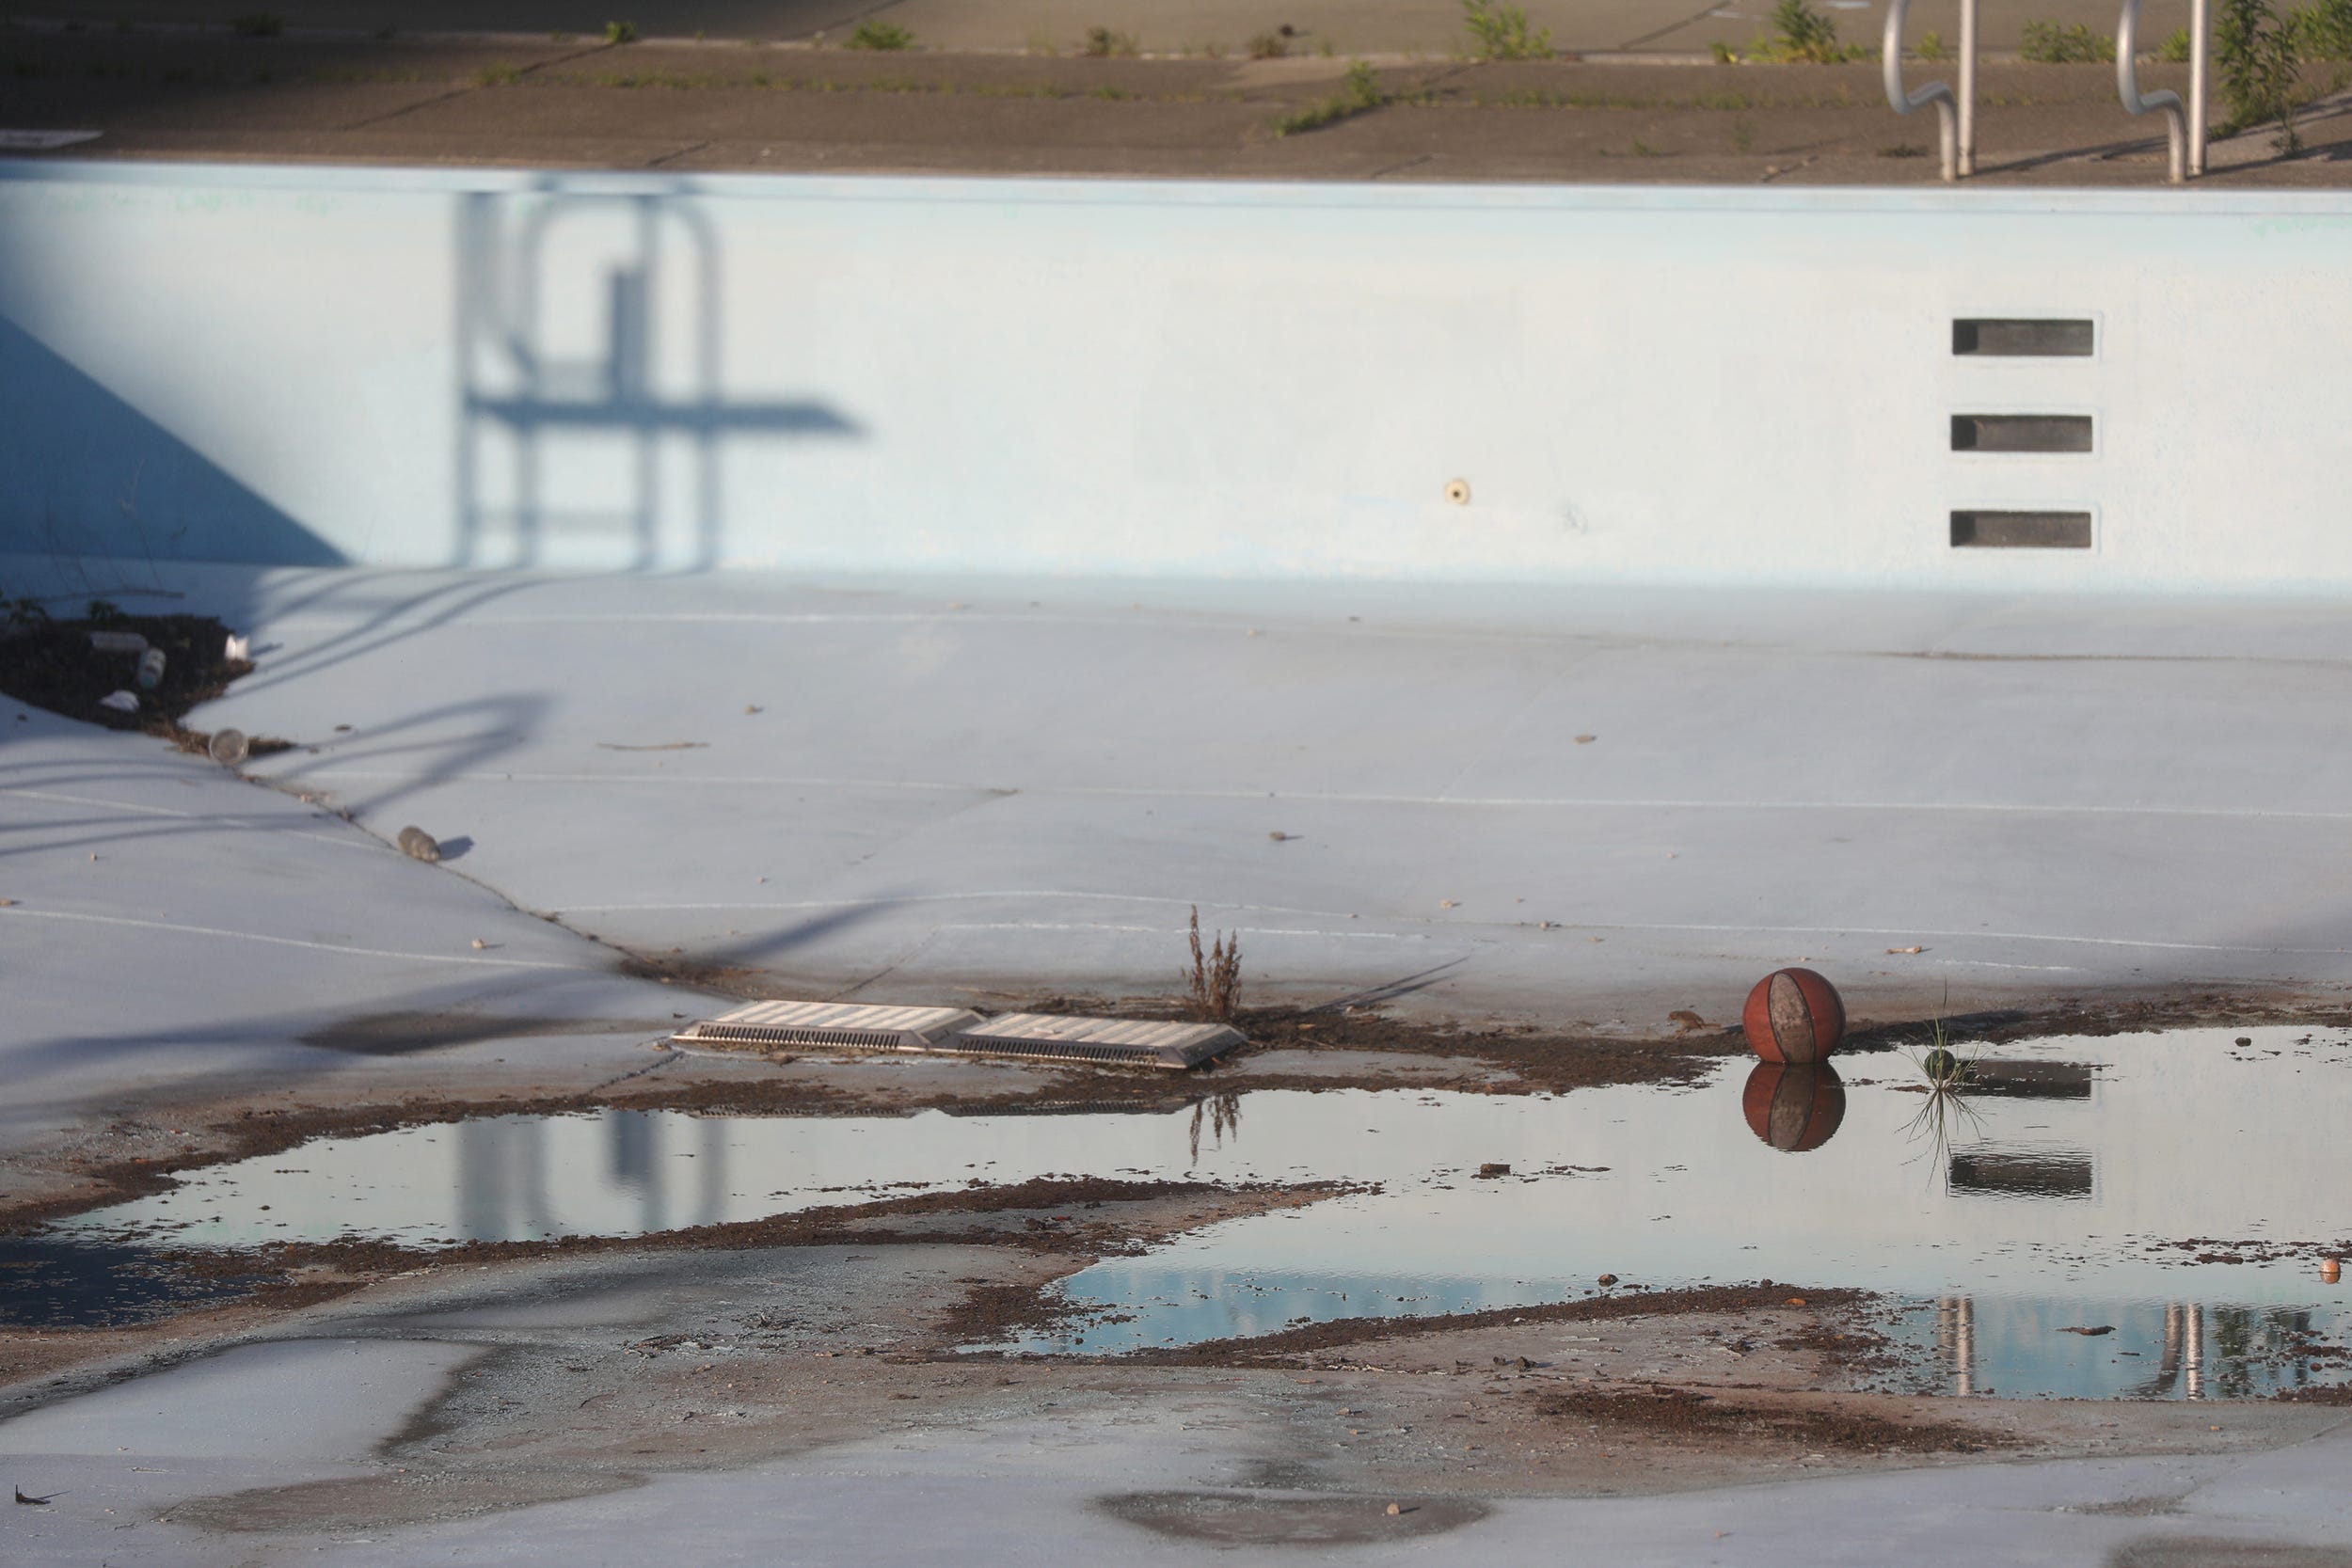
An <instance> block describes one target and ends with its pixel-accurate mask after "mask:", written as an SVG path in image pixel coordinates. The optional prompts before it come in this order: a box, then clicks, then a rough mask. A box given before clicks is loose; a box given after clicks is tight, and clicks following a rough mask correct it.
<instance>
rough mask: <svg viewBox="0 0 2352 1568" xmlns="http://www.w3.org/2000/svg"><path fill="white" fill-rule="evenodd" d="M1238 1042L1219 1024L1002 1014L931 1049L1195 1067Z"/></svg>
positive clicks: (1234, 1034) (1239, 1038) (1233, 1033)
mask: <svg viewBox="0 0 2352 1568" xmlns="http://www.w3.org/2000/svg"><path fill="white" fill-rule="evenodd" d="M1241 1043H1242V1035H1241V1031H1240V1030H1238V1029H1231V1028H1228V1027H1226V1026H1225V1025H1224V1024H1222V1023H1166V1022H1157V1021H1154V1020H1150V1019H1131V1018H1083V1017H1077V1016H1073V1015H1069V1014H1048V1013H1007V1014H1006V1015H1005V1016H1004V1017H1002V1018H992V1019H990V1020H989V1021H988V1022H986V1023H983V1024H980V1025H979V1026H977V1028H972V1029H966V1030H964V1031H963V1032H962V1033H961V1034H959V1035H957V1036H956V1037H955V1038H953V1039H950V1040H944V1041H942V1042H941V1043H940V1044H938V1045H936V1046H934V1047H931V1049H933V1050H936V1051H952V1052H954V1053H957V1054H959V1055H972V1056H1029V1057H1036V1058H1038V1059H1040V1060H1044V1061H1057V1062H1099V1063H1104V1064H1107V1065H1120V1066H1127V1067H1161V1068H1178V1069H1182V1068H1188V1067H1198V1066H1200V1064H1201V1063H1202V1062H1205V1061H1207V1060H1208V1059H1209V1058H1210V1057H1212V1056H1216V1055H1221V1054H1223V1053H1225V1052H1228V1051H1231V1050H1232V1048H1233V1047H1235V1046H1237V1045H1239V1044H1241Z"/></svg>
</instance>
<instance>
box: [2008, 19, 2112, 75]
mask: <svg viewBox="0 0 2352 1568" xmlns="http://www.w3.org/2000/svg"><path fill="white" fill-rule="evenodd" d="M2017 53H2018V54H2019V55H2020V56H2022V57H2023V58H2026V59H2028V60H2031V61H2032V62H2033V63H2034V64H2036V65H2094V64H2097V63H2099V62H2100V61H2103V60H2112V59H2114V58H2115V40H2113V39H2111V38H2109V37H2108V36H2107V35H2106V34H2105V33H2094V32H2092V31H2091V30H2090V24H2088V23H2082V22H2077V23H2075V24H2074V25H2073V26H2072V27H2063V26H2060V25H2059V24H2057V23H2055V22H2028V23H2026V28H2025V33H2024V35H2023V37H2022V40H2021V41H2020V42H2019V44H2018V48H2017Z"/></svg>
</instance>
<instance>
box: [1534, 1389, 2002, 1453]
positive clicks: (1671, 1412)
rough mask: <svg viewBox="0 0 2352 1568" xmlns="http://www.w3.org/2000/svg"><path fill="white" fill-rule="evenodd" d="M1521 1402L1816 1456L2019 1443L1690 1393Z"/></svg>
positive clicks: (1542, 1411)
mask: <svg viewBox="0 0 2352 1568" xmlns="http://www.w3.org/2000/svg"><path fill="white" fill-rule="evenodd" d="M1520 1397H1521V1398H1523V1399H1525V1400H1526V1401H1527V1402H1528V1403H1529V1405H1530V1406H1531V1407H1532V1408H1533V1409H1534V1411H1535V1412H1536V1414H1538V1415H1540V1416H1542V1417H1544V1418H1547V1419H1550V1420H1555V1421H1560V1422H1563V1423H1567V1424H1575V1425H1580V1426H1584V1427H1599V1428H1602V1429H1604V1430H1606V1431H1610V1432H1613V1433H1639V1434H1640V1435H1642V1436H1645V1437H1656V1438H1663V1439H1665V1440H1667V1441H1669V1442H1692V1443H1705V1442H1717V1441H1722V1440H1724V1439H1738V1440H1740V1441H1743V1442H1752V1441H1754V1440H1756V1439H1758V1438H1762V1439H1764V1440H1766V1441H1774V1442H1781V1443H1786V1444H1788V1445H1789V1446H1791V1447H1794V1448H1802V1449H1806V1450H1808V1451H1817V1452H1818V1451H1821V1450H1826V1449H1838V1450H1840V1451H1843V1452H1847V1453H1980V1452H1982V1451H1984V1450H1985V1449H1996V1448H2009V1447H2012V1446H2013V1445H2014V1441H2015V1440H2014V1439H2012V1438H2010V1437H2009V1436H2007V1435H2006V1434H2003V1433H1989V1432H1984V1431H1981V1430H1979V1429H1978V1428H1976V1427H1972V1426H1965V1425H1963V1424H1962V1423H1960V1422H1958V1421H1891V1420H1888V1419H1886V1418H1883V1417H1880V1416H1868V1415H1862V1414H1858V1413H1856V1412H1854V1411H1851V1410H1843V1409H1839V1408H1837V1407H1836V1406H1834V1405H1832V1406H1818V1405H1805V1406H1802V1407H1790V1406H1786V1405H1776V1404H1761V1403H1756V1402H1738V1401H1733V1400H1726V1399H1723V1398H1720V1397H1718V1396H1716V1395H1713V1394H1702V1393H1699V1392H1697V1391H1695V1390H1693V1389H1688V1388H1645V1389H1639V1390H1610V1391H1606V1392H1604V1391H1602V1390H1599V1389H1591V1388H1571V1389H1565V1390H1558V1391H1553V1390H1546V1391H1544V1392H1541V1393H1531V1394H1526V1395H1522V1396H1520Z"/></svg>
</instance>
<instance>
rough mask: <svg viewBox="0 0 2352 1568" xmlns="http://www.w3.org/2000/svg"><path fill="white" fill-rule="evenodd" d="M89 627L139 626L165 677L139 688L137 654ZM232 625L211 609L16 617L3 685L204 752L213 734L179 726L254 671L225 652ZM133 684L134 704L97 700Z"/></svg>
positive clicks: (57, 707) (266, 747)
mask: <svg viewBox="0 0 2352 1568" xmlns="http://www.w3.org/2000/svg"><path fill="white" fill-rule="evenodd" d="M93 631H119V632H136V633H138V634H139V635H140V636H142V637H144V638H146V639H147V641H148V645H149V646H150V647H153V648H160V649H162V650H163V653H164V674H163V680H162V681H161V682H160V683H159V684H158V685H157V686H156V688H155V689H153V690H152V691H140V690H139V689H138V666H139V656H138V655H137V654H135V653H103V652H100V651H99V650H97V649H94V648H92V647H91V646H90V633H91V632H93ZM228 641H229V628H228V627H227V626H224V625H222V624H221V623H220V622H219V621H217V620H215V619H214V618H213V617H212V616H210V615H119V616H111V615H109V616H100V617H98V618H96V619H91V618H87V617H84V618H82V619H78V620H72V621H36V622H34V623H32V624H31V625H29V626H26V625H23V624H21V623H20V624H19V625H18V626H15V627H14V628H12V629H11V630H10V631H9V632H8V633H7V635H6V639H5V641H0V646H5V647H6V649H7V650H8V657H6V658H0V692H6V693H7V694H8V696H11V697H14V698H15V699H16V700H17V701H19V702H21V703H30V704H31V705H33V706H35V707H39V708H46V709H48V710H49V711H50V712H52V713H56V714H61V715H63V716H64V717H66V718H68V719H79V720H81V721H83V722H85V723H89V724H98V725H103V727H105V728H106V729H110V730H140V731H144V732H145V733H147V734H149V735H152V736H160V737H162V738H163V739H166V740H168V741H170V742H171V743H172V744H174V745H175V746H178V747H179V748H180V749H181V750H182V751H185V752H201V751H202V750H204V746H205V743H206V742H207V741H208V740H210V739H211V738H212V737H211V736H209V735H207V734H206V733H204V732H202V731H199V730H186V729H183V728H181V727H180V721H181V720H182V719H183V717H185V716H186V714H187V712H188V710H189V709H190V708H192V707H195V706H196V705H198V704H199V703H208V702H211V701H212V700H213V699H214V698H215V697H217V696H220V695H221V694H222V693H223V692H225V691H227V690H228V689H229V683H230V682H231V681H233V680H235V679H237V678H238V677H239V676H240V675H245V674H249V673H252V670H253V666H252V664H251V663H250V662H249V661H247V660H245V659H232V658H230V657H228V654H227V648H228ZM116 691H132V692H135V693H137V696H138V699H139V707H138V711H137V712H135V713H119V712H117V711H116V710H115V709H113V708H110V707H102V706H100V705H99V704H100V702H101V700H102V699H103V698H104V697H106V696H107V695H109V694H110V693H112V692H116ZM290 744H291V743H290V742H287V741H283V740H269V739H258V738H257V739H255V740H254V741H252V742H251V752H252V754H254V755H256V756H261V755H266V754H267V753H269V752H282V751H285V750H286V749H287V748H288V746H289V745H290Z"/></svg>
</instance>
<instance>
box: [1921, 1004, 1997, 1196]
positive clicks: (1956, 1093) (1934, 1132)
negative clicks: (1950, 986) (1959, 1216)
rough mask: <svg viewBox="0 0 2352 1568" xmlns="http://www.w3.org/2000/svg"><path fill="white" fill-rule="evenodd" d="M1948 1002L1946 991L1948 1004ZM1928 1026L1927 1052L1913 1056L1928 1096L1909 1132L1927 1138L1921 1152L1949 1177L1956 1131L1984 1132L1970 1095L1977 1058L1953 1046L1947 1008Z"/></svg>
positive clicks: (1974, 1079)
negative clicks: (1946, 1018) (1947, 1025)
mask: <svg viewBox="0 0 2352 1568" xmlns="http://www.w3.org/2000/svg"><path fill="white" fill-rule="evenodd" d="M1946 1006H1949V997H1948V995H1947V999H1946ZM1929 1027H1930V1034H1929V1043H1928V1050H1927V1053H1926V1054H1924V1055H1921V1056H1915V1057H1914V1058H1913V1059H1912V1066H1913V1067H1914V1068H1915V1069H1917V1070H1918V1073H1919V1078H1920V1083H1921V1087H1922V1089H1923V1090H1924V1092H1925V1094H1926V1097H1927V1098H1926V1099H1925V1100H1924V1101H1921V1102H1920V1105H1919V1114H1918V1115H1917V1116H1915V1117H1912V1118H1911V1126H1910V1129H1909V1132H1910V1135H1911V1137H1912V1139H1913V1140H1914V1141H1916V1140H1918V1139H1920V1138H1923V1137H1924V1138H1926V1139H1927V1140H1928V1147H1927V1148H1925V1149H1923V1150H1922V1151H1921V1155H1923V1156H1924V1155H1932V1156H1933V1157H1934V1160H1935V1168H1936V1169H1937V1170H1938V1171H1939V1172H1941V1173H1943V1175H1944V1176H1945V1179H1946V1180H1947V1181H1948V1180H1950V1168H1949V1167H1950V1162H1949V1161H1948V1160H1947V1158H1946V1156H1947V1154H1949V1153H1950V1151H1951V1144H1952V1138H1953V1136H1954V1134H1955V1133H1956V1132H1957V1133H1961V1134H1963V1135H1981V1133H1982V1131H1983V1118H1982V1117H1979V1116H1978V1114H1977V1112H1976V1109H1975V1107H1973V1106H1971V1105H1970V1104H1969V1103H1968V1099H1967V1091H1968V1087H1969V1085H1972V1084H1974V1083H1975V1082H1976V1077H1977V1059H1976V1057H1974V1056H1963V1055H1962V1054H1961V1053H1959V1052H1957V1051H1954V1050H1953V1049H1952V1040H1951V1036H1950V1034H1949V1033H1948V1032H1947V1030H1946V1028H1945V1024H1944V1009H1942V1008H1939V1009H1938V1010H1937V1012H1936V1016H1935V1019H1934V1021H1933V1022H1932V1023H1931V1025H1930V1026H1929ZM1918 1157H1919V1156H1915V1158H1918Z"/></svg>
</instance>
